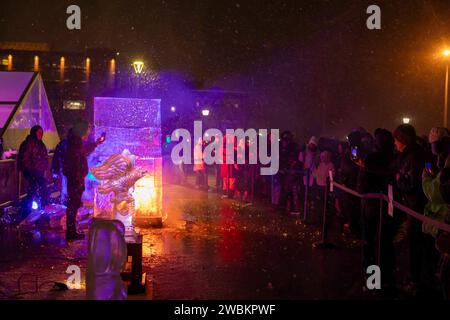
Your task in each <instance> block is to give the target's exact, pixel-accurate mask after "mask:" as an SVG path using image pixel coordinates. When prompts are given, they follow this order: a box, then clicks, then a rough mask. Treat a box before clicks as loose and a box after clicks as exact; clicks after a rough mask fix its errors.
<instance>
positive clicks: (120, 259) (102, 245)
mask: <svg viewBox="0 0 450 320" xmlns="http://www.w3.org/2000/svg"><path fill="white" fill-rule="evenodd" d="M124 234H125V226H124V225H123V224H122V223H121V222H120V221H117V220H94V222H93V223H92V225H91V227H90V229H89V247H88V264H87V274H86V297H87V299H88V300H125V299H126V298H127V288H126V286H125V284H124V283H123V281H122V278H121V274H120V273H121V271H122V270H123V268H124V266H125V263H126V260H127V245H126V243H125V238H124Z"/></svg>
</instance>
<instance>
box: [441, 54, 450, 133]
mask: <svg viewBox="0 0 450 320" xmlns="http://www.w3.org/2000/svg"><path fill="white" fill-rule="evenodd" d="M442 56H443V57H444V59H445V62H446V72H445V99H444V128H447V127H448V62H449V58H450V49H445V50H443V51H442Z"/></svg>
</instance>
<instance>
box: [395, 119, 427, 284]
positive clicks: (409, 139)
mask: <svg viewBox="0 0 450 320" xmlns="http://www.w3.org/2000/svg"><path fill="white" fill-rule="evenodd" d="M394 138H395V147H396V149H397V151H398V157H397V159H396V185H397V189H398V191H399V193H400V195H401V200H402V202H403V204H404V205H405V206H407V207H408V208H410V209H412V210H414V211H416V212H422V213H423V212H424V209H425V204H426V203H427V199H426V197H425V194H424V192H423V188H422V173H423V169H424V168H425V158H426V155H425V150H423V149H422V148H421V147H420V146H419V145H418V144H417V134H416V129H415V128H414V127H413V126H411V125H409V124H403V125H400V126H399V127H398V128H397V129H396V130H395V131H394ZM402 230H405V231H406V235H407V239H408V245H409V268H410V277H411V280H410V283H409V284H408V285H407V287H406V289H407V290H408V291H410V292H411V293H416V292H417V289H419V284H420V282H421V281H420V280H421V276H422V271H423V268H422V263H423V254H422V253H423V241H424V237H423V233H422V223H421V221H419V220H417V219H414V218H413V217H411V216H410V215H408V216H407V218H406V222H405V223H404V224H403V226H402Z"/></svg>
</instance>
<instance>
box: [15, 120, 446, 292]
mask: <svg viewBox="0 0 450 320" xmlns="http://www.w3.org/2000/svg"><path fill="white" fill-rule="evenodd" d="M89 134H90V126H89V124H88V123H87V122H84V121H79V122H77V123H76V124H75V125H74V127H73V128H72V129H71V130H70V131H69V132H68V134H67V137H66V138H65V139H64V140H62V141H61V142H60V144H59V145H58V146H57V148H56V152H55V155H54V157H53V164H52V173H53V176H54V178H59V179H62V180H63V186H65V188H63V190H62V199H61V201H62V202H63V203H64V204H65V205H66V206H67V233H66V238H67V239H68V240H78V239H82V238H83V235H82V234H80V233H78V232H77V230H76V214H77V211H78V209H79V208H80V206H81V196H82V194H83V192H84V181H85V177H86V175H87V174H88V171H89V169H88V164H87V156H88V155H89V154H90V153H91V152H93V151H94V149H95V148H96V147H97V146H98V145H99V144H101V143H103V142H104V141H105V136H102V137H101V138H99V139H98V140H97V141H96V142H94V143H91V144H88V143H87V138H88V136H89ZM43 135H44V132H43V129H42V128H41V127H40V126H35V127H33V128H32V129H31V131H30V134H29V136H28V137H27V138H26V139H25V141H24V142H23V143H22V145H21V146H20V150H19V153H18V165H19V168H20V170H21V171H22V173H23V176H24V178H25V179H26V181H27V185H28V196H27V199H25V201H23V205H22V206H23V210H24V212H25V215H26V214H28V212H29V211H30V210H31V209H32V208H33V206H35V205H36V206H40V207H45V205H46V204H47V203H48V191H47V190H46V188H47V181H46V171H47V169H48V162H49V158H48V150H47V148H46V146H45V144H44V142H43ZM269 141H270V139H269ZM240 143H241V144H242V145H239V143H238V142H237V141H236V144H235V150H231V151H232V152H233V154H237V156H239V155H240V154H242V153H237V152H235V151H236V150H237V149H238V148H244V149H246V151H247V152H245V153H243V154H244V155H245V156H246V157H249V152H248V151H249V144H250V141H248V140H247V141H244V142H242V141H241V142H240ZM269 143H270V142H269ZM203 148H204V146H203V145H202V144H201V141H200V142H199V143H198V144H197V145H196V146H195V149H194V156H195V155H196V154H197V156H198V155H200V158H201V159H203V158H202V157H201V154H202V150H203ZM221 152H222V153H223V157H224V159H225V158H226V157H227V150H226V148H225V147H224V150H221ZM279 155H280V159H279V171H278V173H277V174H276V175H275V176H261V175H259V168H258V165H253V164H249V161H248V159H239V160H241V161H238V162H236V164H217V165H215V166H211V167H208V166H206V164H205V163H204V162H202V161H203V160H201V161H198V164H196V165H194V167H193V171H194V172H195V174H196V177H197V181H196V183H197V186H198V187H199V188H200V189H205V190H206V189H208V174H207V170H208V168H214V170H215V178H216V188H217V191H218V192H220V193H222V196H223V197H230V198H236V199H239V200H241V201H243V202H244V203H247V204H248V203H251V202H252V201H253V200H254V198H255V197H258V196H259V197H265V198H267V199H270V201H271V203H272V204H273V205H274V206H275V207H276V208H277V209H278V211H279V212H280V213H282V214H293V215H300V214H301V213H303V214H304V213H305V212H304V211H305V210H307V211H308V215H302V216H303V217H306V218H307V220H308V221H306V222H309V223H312V224H321V223H322V217H323V212H324V211H325V210H324V209H325V208H324V206H326V208H327V210H326V211H327V212H330V213H334V215H335V216H336V217H337V218H338V221H341V222H342V223H341V225H342V231H343V232H344V233H345V234H347V235H348V236H354V237H356V238H359V239H361V240H362V243H361V245H362V251H363V255H362V257H363V259H362V260H363V262H362V265H363V270H366V269H367V268H368V267H369V266H371V265H376V264H377V263H378V262H380V260H381V265H380V267H381V270H382V272H383V277H382V281H383V287H384V288H389V287H394V286H395V285H396V283H395V282H396V276H395V270H396V261H395V257H396V252H395V243H396V242H398V241H399V240H402V239H405V240H406V241H407V244H408V251H409V281H408V282H407V283H406V284H405V285H404V288H405V290H408V291H409V292H412V293H417V292H420V291H422V290H425V291H426V290H432V289H433V288H435V287H436V286H435V285H436V284H437V283H438V284H440V285H441V287H442V286H444V288H443V292H446V293H447V294H448V293H449V287H448V279H449V278H450V276H449V263H448V257H449V251H450V236H449V233H448V232H445V231H443V230H441V229H439V228H437V227H436V226H435V225H434V224H429V223H423V222H422V221H421V220H419V219H416V218H414V217H412V216H411V215H410V214H408V213H405V212H404V211H401V210H396V211H395V213H394V214H393V215H389V214H388V209H387V205H385V204H384V205H383V202H380V200H379V199H372V198H362V199H361V198H359V197H356V196H355V195H352V194H350V193H347V192H345V191H343V190H342V189H339V188H337V189H336V190H335V192H334V193H333V194H332V195H331V196H330V197H328V200H329V201H328V203H326V201H325V199H324V196H325V193H326V190H327V188H328V187H329V180H330V175H331V176H332V178H333V180H334V181H335V182H337V183H339V184H341V185H343V186H345V187H346V188H349V189H352V190H354V191H356V192H358V193H359V194H362V195H364V194H373V193H378V194H380V193H382V194H386V193H387V191H388V188H389V186H392V187H393V194H394V199H395V201H397V202H398V203H400V204H403V205H404V206H406V207H408V208H409V209H411V210H413V211H415V212H417V213H420V214H421V215H423V216H427V217H430V218H432V219H434V220H435V221H440V222H442V223H446V224H449V223H450V211H449V208H450V132H449V130H448V129H446V128H433V129H432V130H431V131H430V133H429V136H428V137H419V136H418V135H417V133H416V130H415V128H414V127H413V126H411V125H408V124H404V125H400V126H399V127H397V128H396V129H395V130H394V131H393V132H390V131H388V130H386V129H381V128H380V129H377V130H375V132H374V133H373V134H371V133H369V132H367V131H366V130H364V129H362V128H358V129H355V130H353V131H352V132H351V133H350V134H349V135H348V137H347V140H346V141H335V140H331V139H324V138H321V139H318V138H316V137H311V138H310V139H309V141H308V142H307V143H306V144H304V145H300V144H298V143H297V142H296V141H295V139H294V135H293V134H292V133H291V132H284V133H283V134H282V135H281V139H280V150H279ZM200 158H199V159H200ZM236 160H238V159H236ZM244 160H245V161H244ZM180 170H181V171H183V172H184V171H185V168H183V166H180ZM182 180H185V179H182ZM380 206H383V207H380ZM380 212H382V215H380ZM380 217H381V220H380ZM380 224H381V227H382V228H381V230H382V232H381V234H379V233H378V231H379V230H380ZM379 243H381V248H382V250H381V252H377V250H378V245H379ZM438 271H439V272H440V278H437V277H436V274H437V272H438ZM439 279H440V281H438V280H439ZM445 286H447V287H445ZM447 298H448V296H447Z"/></svg>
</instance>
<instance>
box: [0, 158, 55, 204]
mask: <svg viewBox="0 0 450 320" xmlns="http://www.w3.org/2000/svg"><path fill="white" fill-rule="evenodd" d="M52 159H53V154H49V164H48V170H47V176H46V177H47V181H48V183H49V187H50V186H52V179H51V177H52V174H51V163H52ZM26 192H27V184H26V181H25V179H24V177H23V175H22V173H21V172H20V170H19V169H18V166H17V160H16V159H9V160H1V161H0V208H5V207H8V206H15V205H18V204H19V203H20V200H22V199H23V198H24V197H26V195H27V194H26Z"/></svg>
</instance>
